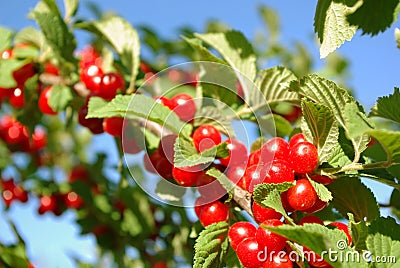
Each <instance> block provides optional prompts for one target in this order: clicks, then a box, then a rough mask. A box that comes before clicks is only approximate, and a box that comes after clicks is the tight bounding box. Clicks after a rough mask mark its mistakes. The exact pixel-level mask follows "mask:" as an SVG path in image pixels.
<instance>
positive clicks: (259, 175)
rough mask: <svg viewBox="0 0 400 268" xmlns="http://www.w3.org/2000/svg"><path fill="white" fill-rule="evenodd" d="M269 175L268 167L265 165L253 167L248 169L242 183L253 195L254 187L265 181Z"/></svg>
mask: <svg viewBox="0 0 400 268" xmlns="http://www.w3.org/2000/svg"><path fill="white" fill-rule="evenodd" d="M267 175H268V174H267V167H266V166H265V165H261V164H260V165H253V166H251V167H248V168H247V169H246V172H245V173H244V175H243V178H242V180H243V182H242V183H243V185H244V186H245V187H246V190H247V191H249V192H250V193H253V191H254V186H255V185H257V184H260V183H262V182H263V181H265V178H266V177H267Z"/></svg>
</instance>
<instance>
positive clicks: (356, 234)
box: [348, 213, 368, 251]
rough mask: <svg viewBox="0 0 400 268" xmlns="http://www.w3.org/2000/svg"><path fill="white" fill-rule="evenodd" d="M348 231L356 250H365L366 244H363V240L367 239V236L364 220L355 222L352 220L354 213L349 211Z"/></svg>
mask: <svg viewBox="0 0 400 268" xmlns="http://www.w3.org/2000/svg"><path fill="white" fill-rule="evenodd" d="M348 216H349V224H348V226H349V231H350V234H351V237H352V239H353V242H352V243H353V245H354V247H355V249H356V250H358V251H360V250H366V249H367V245H366V244H365V241H366V240H367V236H368V227H367V224H366V222H365V221H359V222H356V221H355V220H354V215H353V214H351V213H349V214H348Z"/></svg>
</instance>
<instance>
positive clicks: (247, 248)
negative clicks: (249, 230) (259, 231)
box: [236, 237, 262, 268]
mask: <svg viewBox="0 0 400 268" xmlns="http://www.w3.org/2000/svg"><path fill="white" fill-rule="evenodd" d="M236 254H237V256H238V258H239V260H240V262H241V263H242V265H243V266H244V267H245V268H260V267H262V262H261V261H260V256H261V257H262V254H260V250H259V249H258V243H257V240H256V238H255V237H250V238H247V239H245V240H243V241H242V242H240V243H239V245H238V247H237V249H236Z"/></svg>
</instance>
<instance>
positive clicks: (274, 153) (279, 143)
mask: <svg viewBox="0 0 400 268" xmlns="http://www.w3.org/2000/svg"><path fill="white" fill-rule="evenodd" d="M271 157H272V159H281V160H285V161H287V159H288V157H289V144H288V143H287V142H286V141H285V140H284V139H282V138H280V137H274V138H272V139H270V140H269V141H267V142H266V143H265V144H264V145H263V146H262V147H261V160H262V161H263V162H269V161H270V160H271Z"/></svg>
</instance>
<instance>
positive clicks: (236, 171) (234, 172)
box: [225, 165, 246, 189]
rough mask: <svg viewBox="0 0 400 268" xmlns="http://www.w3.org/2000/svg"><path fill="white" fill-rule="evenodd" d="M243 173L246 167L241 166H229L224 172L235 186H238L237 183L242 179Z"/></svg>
mask: <svg viewBox="0 0 400 268" xmlns="http://www.w3.org/2000/svg"><path fill="white" fill-rule="evenodd" d="M245 172H246V166H241V165H238V166H229V167H228V169H227V170H226V171H225V173H226V176H227V177H228V179H230V180H231V181H232V182H233V183H234V184H236V185H239V182H240V180H241V179H242V177H243V175H244V173H245ZM239 186H240V185H239ZM240 187H241V186H240ZM243 189H244V188H243Z"/></svg>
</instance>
